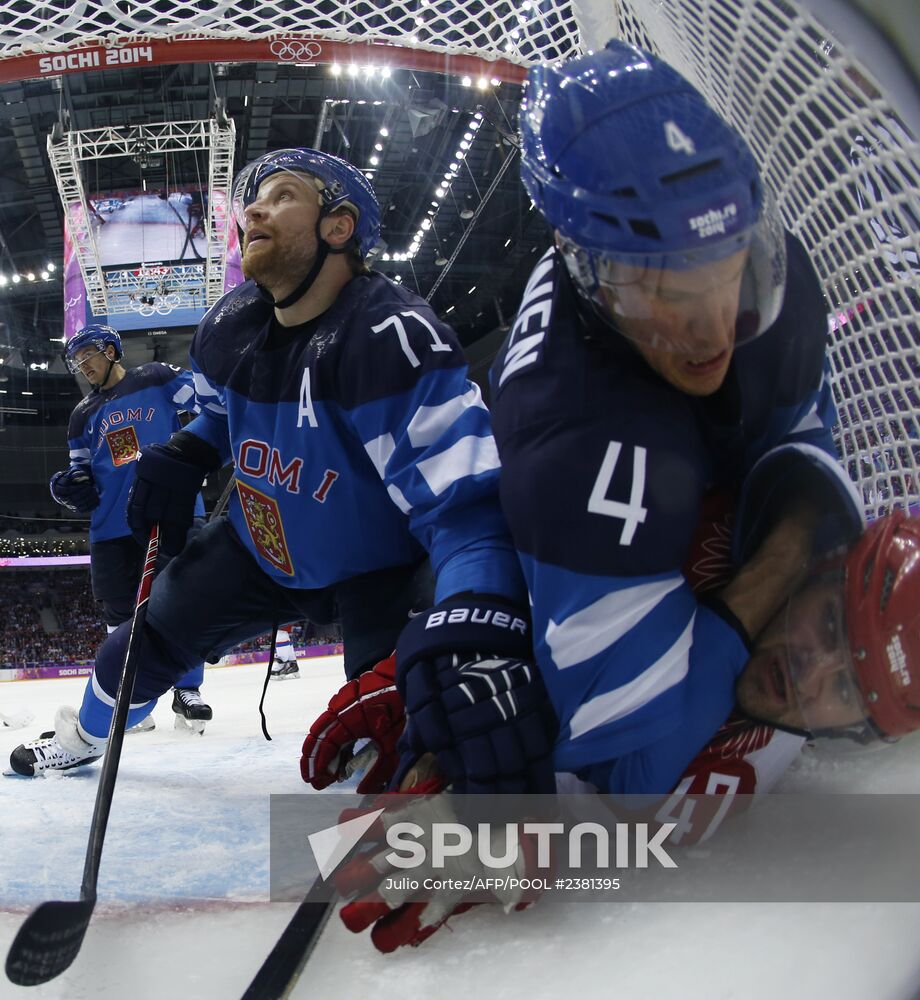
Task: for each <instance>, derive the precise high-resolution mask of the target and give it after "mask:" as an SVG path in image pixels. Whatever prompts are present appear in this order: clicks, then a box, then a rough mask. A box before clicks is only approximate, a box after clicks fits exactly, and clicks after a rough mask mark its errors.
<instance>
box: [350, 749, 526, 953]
mask: <svg viewBox="0 0 920 1000" xmlns="http://www.w3.org/2000/svg"><path fill="white" fill-rule="evenodd" d="M432 759H433V758H432V757H431V755H428V756H427V757H426V758H423V760H422V761H420V762H419V768H420V769H421V774H420V775H418V780H417V781H416V783H415V784H412V785H411V787H408V788H405V787H404V792H403V794H404V793H405V792H411V793H412V794H413V795H417V796H418V802H417V803H416V802H407V803H405V804H404V805H403V806H402V807H401V808H399V809H395V810H394V809H388V810H387V811H386V812H385V813H383V815H382V816H381V817H380V818H379V819H378V820H377V821H376V823H375V825H374V826H372V827H371V829H370V831H369V832H370V833H374V832H375V831H376V833H377V836H378V838H379V840H380V842H381V843H383V841H384V838H385V831H386V829H387V828H388V827H389V826H391V825H392V824H394V823H405V822H410V823H417V824H418V825H419V826H421V827H422V828H423V829H425V830H428V831H430V830H431V828H432V824H433V823H453V822H456V818H457V817H456V814H455V812H454V810H453V807H452V805H451V800H452V798H454V796H452V795H451V794H449V793H447V792H443V788H444V780H443V779H442V778H440V777H438V776H437V774H436V772H433V771H431V770H430V762H431V760H432ZM426 771H427V772H428V773H429V774H433V775H434V776H425V772H426ZM408 777H409V780H410V781H411V780H413V779H412V773H411V772H410V775H409V776H408ZM389 798H390V797H389V795H382V796H380V797H379V798H378V799H377V801H376V802H375V803H374V807H375V808H380V807H385V806H386V805H387V804H388V800H389ZM362 811H363V810H362ZM501 837H502V844H503V845H504V831H503V830H502V832H501ZM497 850H498V845H496V851H497ZM388 853H389V848H388V847H386V846H383V847H382V848H381V849H379V850H371V851H370V852H367V853H364V854H361V855H359V856H358V857H356V858H354V859H353V860H352V861H350V862H349V863H348V864H346V865H345V866H344V867H343V868H341V869H340V870H339V871H338V872H337V873H336V875H335V886H336V889H337V890H338V891H339V892H340V893H341V894H342V895H343V896H345V897H353V898H352V901H351V902H349V903H347V904H346V905H345V906H344V907H342V910H341V912H340V914H339V916H340V917H341V919H342V923H344V924H345V926H346V927H347V928H348V929H349V930H350V931H353V932H354V933H356V934H358V933H360V932H361V931H363V930H366V929H367V928H368V927H371V925H373V926H372V929H371V942H372V943H373V945H374V947H375V948H376V949H377V950H378V951H381V952H383V953H385V954H386V953H388V952H391V951H395V950H396V949H397V948H400V947H402V946H404V945H411V946H412V947H418V945H420V944H421V943H422V942H423V941H425V940H427V939H428V938H429V937H431V935H432V934H434V932H435V931H436V930H438V928H439V927H442V926H443V925H444V924H445V923H446V922H447V921H448V920H449V919H450V918H451V917H454V916H459V915H460V914H461V913H465V912H466V911H467V910H469V909H471V908H472V907H473V906H476V905H478V903H480V902H483V900H482V895H483V890H484V884H483V883H485V884H486V885H488V887H489V888H488V890H487V891H488V892H489V893H490V895H491V898H492V900H493V901H494V902H497V903H500V904H501V905H502V907H503V908H504V910H505V912H506V913H508V912H510V911H511V910H515V911H517V910H523V909H526V908H527V907H528V906H530V905H531V903H534V902H535V901H536V900H537V898H538V897H539V895H540V889H539V888H538V887H537V886H535V885H534V882H535V881H537V882H538V881H539V877H540V875H541V873H540V872H539V870H538V868H537V864H536V855H537V849H536V841H535V839H534V838H532V837H521V838H520V840H519V853H518V860H517V862H516V863H515V864H514V865H513V866H511V867H509V868H507V869H504V870H502V871H501V872H496V871H494V870H492V869H490V868H486V867H485V866H484V865H483V864H482V863H481V862H480V861H479V859H478V857H477V856H475V855H474V854H470V855H468V856H463V857H456V858H452V859H451V860H450V862H449V863H448V864H447V865H446V866H445V867H442V868H438V869H437V870H435V869H434V868H432V867H431V866H430V865H423V866H421V867H420V868H417V869H413V870H412V872H411V876H412V878H411V879H405V878H396V877H394V876H397V875H398V874H399V873H398V871H396V870H394V869H393V868H391V867H390V866H389V865H388V863H387V861H386V860H385V858H386V855H387V854H388ZM426 855H427V856H428V857H429V858H430V856H431V851H430V845H429V849H426ZM423 879H437V880H438V881H439V882H442V883H443V884H444V885H452V886H456V887H457V888H442V889H439V890H438V891H437V895H436V897H435V898H433V899H429V900H418V899H412V897H413V896H416V895H417V892H413V890H412V889H411V888H409V887H408V886H409V884H411V883H412V882H413V881H414V883H415V884H416V885H419V884H421V883H422V880H423ZM486 880H488V882H486ZM474 883H476V884H475V885H474ZM522 883H523V884H522ZM397 884H398V885H399V886H400V888H396V887H395V886H396V885H397ZM464 886H467V888H464ZM471 895H472V896H474V897H475V898H474V899H472V900H470V899H469V897H470V896H471Z"/></svg>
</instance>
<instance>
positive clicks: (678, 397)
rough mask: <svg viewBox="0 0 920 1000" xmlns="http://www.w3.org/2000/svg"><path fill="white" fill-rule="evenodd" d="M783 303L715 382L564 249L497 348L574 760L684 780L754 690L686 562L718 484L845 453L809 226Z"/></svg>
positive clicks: (509, 461)
mask: <svg viewBox="0 0 920 1000" xmlns="http://www.w3.org/2000/svg"><path fill="white" fill-rule="evenodd" d="M788 253H789V274H788V278H787V291H786V298H785V304H784V307H783V310H782V312H781V314H780V316H779V317H778V319H777V321H776V323H775V324H774V325H773V326H772V327H771V328H770V329H769V330H767V331H766V332H765V333H764V334H762V335H761V336H760V337H759V338H757V339H756V340H753V341H751V342H749V343H748V344H746V345H744V346H742V347H740V348H738V350H737V351H736V352H735V355H734V358H733V361H732V364H731V366H730V369H729V371H728V374H727V377H726V379H725V383H724V384H723V386H722V387H721V388H720V390H719V391H718V392H716V393H714V394H713V395H712V396H709V397H705V398H701V397H694V396H690V395H687V394H684V393H682V392H680V391H678V390H677V389H675V388H673V387H672V386H671V385H669V384H668V383H667V382H665V381H664V380H663V379H662V378H660V377H659V376H658V375H656V374H655V373H654V372H653V371H652V369H651V368H650V367H648V366H647V365H646V363H645V362H644V360H643V359H642V358H641V356H640V355H639V353H638V352H637V351H636V350H635V349H634V348H632V347H631V346H630V344H629V343H628V342H627V341H626V340H625V339H624V338H622V337H620V336H618V335H616V334H614V333H613V332H611V331H609V330H607V329H602V328H601V321H600V320H598V319H597V318H596V317H594V316H593V315H592V316H588V315H587V314H586V313H585V312H584V311H582V307H581V306H580V304H579V302H578V301H577V294H576V292H575V290H574V287H573V285H572V283H571V281H570V280H569V277H568V275H567V273H566V270H565V265H564V264H563V262H562V260H561V258H560V257H559V256H558V255H557V253H556V252H554V251H550V252H548V253H547V254H546V255H545V256H544V257H543V258H542V260H541V261H540V262H539V263H538V265H537V267H536V269H535V271H534V272H533V275H532V276H531V278H530V281H529V283H528V286H527V289H526V291H525V294H524V299H523V302H522V304H521V308H520V311H519V313H518V316H517V319H516V322H515V324H514V326H513V327H512V329H511V331H510V333H509V335H508V338H507V339H506V342H505V344H504V345H503V347H502V350H501V351H500V353H499V355H498V357H497V358H496V361H495V364H494V366H493V369H492V372H491V375H492V386H493V399H492V411H493V424H494V428H495V436H496V440H497V443H498V447H499V453H500V455H501V461H502V482H501V499H502V506H503V508H504V512H505V515H506V517H507V519H508V522H509V524H510V527H511V532H512V536H513V538H514V542H515V546H516V548H517V550H518V554H519V557H520V560H521V563H522V565H523V568H524V575H525V577H526V580H527V584H528V588H529V590H530V597H531V602H532V605H533V620H534V637H535V651H536V656H537V661H538V663H539V665H540V668H541V670H542V672H543V674H544V676H545V679H546V684H547V688H548V690H549V692H550V696H551V698H552V701H553V704H554V706H555V709H556V712H557V714H558V716H559V720H560V724H561V731H560V736H559V742H558V745H557V753H556V764H557V769H558V770H562V771H573V772H576V773H579V774H581V775H582V776H584V777H586V778H587V779H588V780H590V781H592V782H593V783H594V784H596V785H598V786H599V787H602V788H605V789H608V790H610V791H613V792H639V793H641V792H648V793H657V792H660V793H664V792H668V791H670V789H671V788H673V787H674V784H675V782H676V781H677V780H678V778H679V777H680V775H681V773H682V771H683V769H684V768H685V767H686V766H687V764H688V763H689V762H690V760H691V759H692V757H693V756H694V754H695V753H696V752H697V751H698V750H699V749H700V748H701V747H702V746H703V745H704V744H705V743H706V742H707V741H708V740H709V739H710V738H711V737H712V735H713V733H715V731H716V730H717V729H718V727H719V725H720V724H721V723H722V722H723V721H724V720H725V718H726V717H727V716H728V714H729V712H730V711H731V709H732V706H733V703H734V682H735V679H736V678H737V676H738V674H739V673H740V671H741V669H742V667H743V666H744V664H745V661H746V660H747V655H748V652H747V649H746V645H745V642H744V640H743V638H742V636H741V635H739V633H738V631H737V630H736V628H735V627H733V624H731V623H729V622H728V621H726V620H725V619H724V618H723V617H721V616H720V614H718V613H716V611H714V610H712V609H711V608H709V607H707V606H705V605H703V604H700V603H698V602H697V600H696V598H695V597H694V595H693V593H692V591H691V589H690V587H689V585H688V583H687V581H686V580H685V578H684V576H683V573H682V571H681V567H682V566H683V565H684V563H685V561H686V559H687V556H688V553H689V550H690V546H691V541H692V539H693V536H694V532H695V529H696V526H697V523H698V521H699V520H700V512H701V509H702V505H703V501H704V498H705V497H706V496H708V495H710V494H711V493H712V491H714V490H719V491H720V492H723V493H724V492H726V491H728V492H730V493H737V491H738V490H739V489H740V487H741V484H742V483H743V482H744V481H745V478H746V477H747V475H748V473H749V472H750V470H751V469H752V468H753V467H754V466H755V465H756V464H757V463H758V460H760V459H762V458H763V457H764V456H765V455H768V454H770V453H772V452H773V451H775V450H776V449H782V448H790V447H791V448H803V449H805V450H806V451H808V452H809V453H810V454H812V455H814V454H817V455H819V456H820V460H821V461H823V462H826V463H828V464H836V453H835V450H834V445H833V442H832V438H831V426H832V425H833V423H834V422H835V420H836V415H835V411H834V405H833V400H832V397H831V392H830V386H829V384H828V376H827V366H826V359H825V338H826V331H827V320H826V316H825V308H824V302H823V297H822V294H821V290H820V286H819V284H818V282H817V279H816V277H815V275H814V272H813V270H812V268H811V264H810V262H809V260H808V258H807V256H806V255H805V251H804V250H803V249H802V247H801V245H800V244H798V243H797V242H795V241H794V240H792V239H791V238H790V240H789V246H788Z"/></svg>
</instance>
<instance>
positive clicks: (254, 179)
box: [232, 148, 380, 258]
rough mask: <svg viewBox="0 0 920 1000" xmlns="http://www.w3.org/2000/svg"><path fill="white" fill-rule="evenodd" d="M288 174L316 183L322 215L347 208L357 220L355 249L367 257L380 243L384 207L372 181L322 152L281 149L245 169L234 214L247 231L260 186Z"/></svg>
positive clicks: (236, 192)
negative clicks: (249, 211) (248, 209)
mask: <svg viewBox="0 0 920 1000" xmlns="http://www.w3.org/2000/svg"><path fill="white" fill-rule="evenodd" d="M280 171H287V172H288V173H293V174H295V175H296V174H300V175H302V174H307V175H308V176H310V177H312V178H313V180H314V182H316V187H317V194H318V196H319V204H320V216H321V217H322V216H323V215H328V213H329V212H331V211H333V210H334V209H336V208H341V207H344V208H347V209H348V210H349V211H350V212H351V213H352V214H353V215H354V217H355V232H354V237H353V239H354V246H355V249H356V250H357V251H358V254H359V255H360V256H361V257H362V258H366V257H367V256H368V254H369V253H370V252H371V250H373V248H374V247H375V246H376V245H377V243H378V241H379V240H380V205H379V204H378V203H377V196H376V195H375V194H374V189H373V188H372V187H371V185H370V182H369V181H368V179H367V178H366V177H365V176H364V174H363V173H361V171H360V170H358V168H357V167H354V166H352V165H351V164H350V163H348V162H347V161H345V160H342V159H340V158H339V157H338V156H332V155H331V154H330V153H323V152H320V151H319V150H318V149H306V148H303V149H279V150H276V151H275V152H273V153H266V154H265V155H264V156H261V157H259V159H258V160H254V161H253V162H252V163H250V164H249V165H248V166H246V167H244V168H243V169H242V170H241V171H240V172H239V174H237V176H236V179H235V180H234V182H233V195H232V203H233V212H234V215H235V216H236V221H237V223H238V224H239V226H240V228H241V229H242V230H243V231H245V229H246V218H245V215H244V211H245V209H246V207H247V206H248V205H251V204H252V203H253V202H254V201H255V200H256V197H257V196H258V192H259V186H260V185H261V183H262V182H263V181H264V180H265V179H266V178H267V177H271V176H272V174H277V173H279V172H280Z"/></svg>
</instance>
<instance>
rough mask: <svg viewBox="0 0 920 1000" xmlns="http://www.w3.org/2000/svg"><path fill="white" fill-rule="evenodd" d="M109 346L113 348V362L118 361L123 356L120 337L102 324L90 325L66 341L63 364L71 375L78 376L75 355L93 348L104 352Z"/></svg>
mask: <svg viewBox="0 0 920 1000" xmlns="http://www.w3.org/2000/svg"><path fill="white" fill-rule="evenodd" d="M109 344H111V345H112V346H113V347H114V348H115V359H114V360H115V361H120V360H121V358H122V357H123V355H124V352H123V351H122V349H121V337H119V336H118V331H117V330H115V329H114V328H113V327H111V326H105V325H104V324H103V323H91V324H90V325H89V326H85V327H83V329H82V330H80V331H78V332H77V333H75V334H74V335H73V337H71V338H70V340H68V341H67V346H66V347H65V348H64V364H66V365H67V369H68V371H70V372H71V373H72V374H74V375H77V374H79V371H80V367H79V365H78V364H77V361H76V357H77V354H78V353H79V352H80V351H82V350H83V349H84V348H86V347H95V348H96V350H97V351H104V350H105V349H106V347H108V345H109Z"/></svg>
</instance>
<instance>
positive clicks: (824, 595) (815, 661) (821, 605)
mask: <svg viewBox="0 0 920 1000" xmlns="http://www.w3.org/2000/svg"><path fill="white" fill-rule="evenodd" d="M785 652H786V657H785V663H783V662H777V663H775V664H774V666H773V670H774V671H775V672H776V674H777V676H774V678H773V682H774V683H775V684H776V685H777V687H778V688H779V689H780V690H782V688H783V687H786V686H788V689H789V691H790V696H791V699H792V700H793V701H794V703H795V705H796V706H797V707H798V711H799V713H800V715H801V719H802V728H804V729H807V730H809V731H810V732H812V733H814V734H815V735H816V736H845V737H849V738H850V739H851V740H855V741H856V742H857V743H860V744H865V743H869V742H872V741H874V740H877V739H878V733H877V731H876V729H875V728H874V727H873V726H872V725H871V724H870V722H869V713H868V711H867V709H866V704H865V701H864V700H863V697H862V694H861V692H860V689H859V681H858V678H857V673H856V668H855V666H854V663H853V658H852V655H851V653H850V648H849V643H848V642H847V633H846V623H845V619H844V582H843V576H842V574H831V575H830V576H828V575H825V576H823V577H818V578H812V579H811V580H809V582H808V583H806V584H805V586H803V587H802V589H801V590H799V591H798V592H797V593H796V594H795V595H794V596H793V597H792V598H791V599H790V600H789V602H788V604H787V607H786V650H785Z"/></svg>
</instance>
